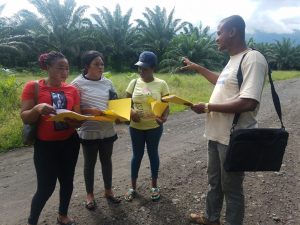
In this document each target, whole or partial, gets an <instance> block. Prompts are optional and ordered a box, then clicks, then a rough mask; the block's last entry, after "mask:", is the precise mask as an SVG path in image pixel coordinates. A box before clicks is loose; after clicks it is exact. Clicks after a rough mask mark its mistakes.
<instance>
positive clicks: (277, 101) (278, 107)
mask: <svg viewBox="0 0 300 225" xmlns="http://www.w3.org/2000/svg"><path fill="white" fill-rule="evenodd" d="M253 50H255V51H257V50H256V49H252V51H253ZM258 52H259V51H258ZM247 53H248V52H246V53H245V54H244V55H243V57H242V59H241V62H240V65H239V68H238V72H237V75H236V76H237V80H238V85H239V89H240V88H241V86H242V83H243V74H242V62H243V59H244V57H245V56H246V54H247ZM266 60H267V59H266ZM267 63H268V61H267ZM268 65H269V63H268ZM271 74H272V71H271V68H270V67H269V66H268V76H269V82H270V85H271V93H272V100H273V104H274V107H275V110H276V113H277V115H278V117H279V120H280V123H281V128H282V129H285V127H284V125H283V122H282V113H281V104H280V99H279V96H278V94H277V92H276V90H275V86H274V83H273V79H272V76H271ZM240 115H241V114H240V113H236V114H235V115H234V119H233V122H232V127H231V130H230V131H231V132H232V131H233V130H234V128H235V126H236V125H237V123H238V120H239V117H240Z"/></svg>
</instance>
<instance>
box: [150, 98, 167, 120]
mask: <svg viewBox="0 0 300 225" xmlns="http://www.w3.org/2000/svg"><path fill="white" fill-rule="evenodd" d="M168 105H169V104H168V103H166V102H158V101H153V102H151V109H152V112H153V114H154V115H155V116H158V117H161V115H162V114H163V112H164V111H165V110H166V108H167V107H168Z"/></svg>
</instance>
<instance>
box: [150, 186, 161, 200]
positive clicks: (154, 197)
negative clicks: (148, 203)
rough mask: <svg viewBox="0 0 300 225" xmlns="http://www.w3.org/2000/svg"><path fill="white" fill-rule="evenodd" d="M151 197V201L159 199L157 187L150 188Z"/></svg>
mask: <svg viewBox="0 0 300 225" xmlns="http://www.w3.org/2000/svg"><path fill="white" fill-rule="evenodd" d="M150 192H151V199H152V201H157V200H159V199H160V190H159V188H151V190H150Z"/></svg>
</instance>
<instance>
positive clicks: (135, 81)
mask: <svg viewBox="0 0 300 225" xmlns="http://www.w3.org/2000/svg"><path fill="white" fill-rule="evenodd" d="M136 82H137V79H135V81H134V85H133V88H132V94H131V108H133V101H132V95H133V92H134V89H135V86H136Z"/></svg>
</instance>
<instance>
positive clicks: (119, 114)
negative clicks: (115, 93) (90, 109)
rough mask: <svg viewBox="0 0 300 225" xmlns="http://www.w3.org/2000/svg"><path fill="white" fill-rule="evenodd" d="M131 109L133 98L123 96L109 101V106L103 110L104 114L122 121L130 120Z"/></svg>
mask: <svg viewBox="0 0 300 225" xmlns="http://www.w3.org/2000/svg"><path fill="white" fill-rule="evenodd" d="M130 111H131V98H123V99H116V100H110V101H108V108H107V110H105V111H104V112H103V114H104V116H106V117H108V118H112V119H113V118H115V119H119V120H121V121H129V120H130ZM115 119H114V120H115Z"/></svg>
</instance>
